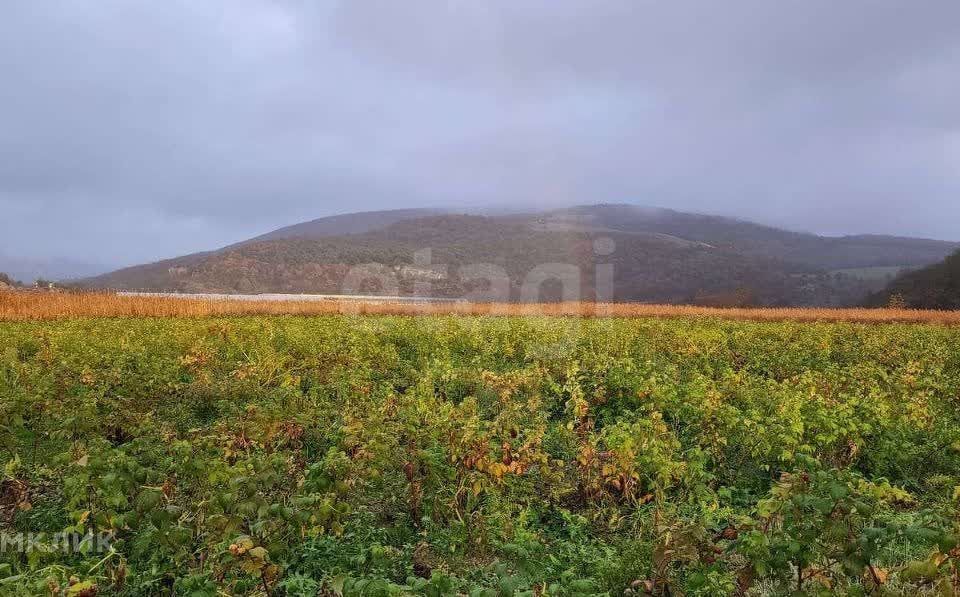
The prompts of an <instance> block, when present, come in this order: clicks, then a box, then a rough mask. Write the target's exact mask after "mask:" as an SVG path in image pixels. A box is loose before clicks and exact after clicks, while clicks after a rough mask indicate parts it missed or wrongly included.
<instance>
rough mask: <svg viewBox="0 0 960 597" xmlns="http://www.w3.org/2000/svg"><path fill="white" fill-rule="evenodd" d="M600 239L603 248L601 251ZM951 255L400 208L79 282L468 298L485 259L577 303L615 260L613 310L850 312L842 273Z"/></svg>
mask: <svg viewBox="0 0 960 597" xmlns="http://www.w3.org/2000/svg"><path fill="white" fill-rule="evenodd" d="M598 239H603V240H602V241H601V243H600V244H601V245H603V246H601V247H600V248H602V249H604V250H601V251H599V253H600V254H598V251H597V248H598V245H595V241H597V240H598ZM425 248H429V249H431V252H432V255H431V265H433V264H442V265H445V266H446V272H445V273H438V271H436V270H434V269H433V268H432V267H430V266H427V267H421V266H419V265H416V264H415V263H414V252H415V251H418V250H420V249H425ZM956 248H958V245H956V244H954V243H946V242H940V241H927V240H916V239H904V238H896V237H873V236H857V237H842V238H829V237H820V236H816V235H811V234H803V233H797V232H789V231H785V230H780V229H777V228H771V227H768V226H761V225H759V224H754V223H751V222H744V221H740V220H735V219H731V218H721V217H716V216H704V215H697V214H687V213H682V212H677V211H673V210H666V209H658V208H643V207H636V206H629V205H597V206H583V207H576V208H571V209H564V210H552V211H548V212H541V213H532V214H512V215H501V216H477V215H462V214H453V213H447V214H441V215H437V214H436V213H435V212H428V213H424V210H397V211H391V212H370V213H365V214H348V215H344V216H334V217H333V218H322V219H320V220H315V221H313V222H309V223H306V224H302V225H297V226H292V227H288V228H284V229H281V230H278V231H275V232H272V233H270V234H267V235H264V236H261V237H258V238H256V239H251V240H250V241H247V242H243V243H239V244H237V245H233V246H231V247H227V248H224V249H221V250H218V251H212V252H207V253H198V254H194V255H188V256H185V257H179V258H176V259H170V260H166V261H162V262H158V263H154V264H149V265H143V266H137V267H132V268H126V269H123V270H119V271H117V272H113V273H110V274H107V275H103V276H99V277H96V278H91V279H88V280H85V281H83V285H84V286H87V287H105V288H116V289H130V290H166V291H180V292H240V293H258V292H291V293H300V292H303V293H339V292H341V291H342V289H343V282H344V276H345V275H346V273H347V271H349V270H350V268H351V267H352V266H354V265H358V264H363V263H371V262H374V263H381V264H384V265H385V266H386V267H388V268H389V269H390V271H391V272H392V274H391V275H394V276H395V277H396V279H397V280H398V284H399V288H398V289H397V291H398V292H401V293H406V294H410V293H413V292H415V287H418V288H420V289H421V290H420V291H421V292H422V289H423V288H429V293H430V294H432V295H434V296H449V297H460V296H464V295H465V294H468V293H473V294H472V295H471V296H474V297H476V296H478V293H480V292H481V291H482V289H483V283H482V282H478V281H474V280H470V279H469V276H462V275H461V272H460V269H461V267H462V266H465V265H470V264H491V265H493V266H495V267H499V268H502V269H503V271H504V272H506V275H507V277H508V282H509V284H508V286H509V298H510V300H519V299H520V298H521V289H522V288H523V284H524V280H526V279H527V277H528V276H529V275H530V272H531V271H533V270H534V268H536V267H537V266H541V265H543V264H551V263H554V264H556V263H560V264H569V265H573V266H575V267H576V268H577V271H579V272H580V276H581V283H582V284H581V288H580V289H579V294H580V296H581V297H583V298H588V299H589V298H593V297H594V294H595V292H594V289H595V287H596V284H595V281H594V276H595V271H596V266H597V264H612V265H613V271H614V284H613V290H614V296H613V298H614V299H615V300H618V301H656V302H675V303H699V304H718V305H725V304H763V305H847V304H855V303H859V302H860V301H862V300H863V297H865V296H867V295H868V294H869V293H871V292H875V291H877V290H879V289H880V288H882V285H883V280H882V279H878V278H877V277H876V276H858V275H854V274H851V273H850V272H856V271H858V269H857V268H878V267H891V268H897V267H917V266H923V265H927V264H929V263H933V262H936V261H938V260H940V259H942V258H943V257H944V256H945V255H947V254H949V253H950V252H951V251H952V250H955V249H956ZM610 251H612V252H610ZM608 252H609V253H610V254H609V255H608V254H607V253H608ZM835 270H844V271H842V272H840V271H835ZM543 290H544V294H542V295H541V296H540V299H541V300H555V299H558V298H560V292H559V288H558V287H556V285H551V284H550V283H546V284H544V286H543ZM365 291H366V292H373V293H375V292H377V291H384V289H382V288H377V287H369V288H365Z"/></svg>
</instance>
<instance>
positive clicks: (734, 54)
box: [0, 0, 960, 263]
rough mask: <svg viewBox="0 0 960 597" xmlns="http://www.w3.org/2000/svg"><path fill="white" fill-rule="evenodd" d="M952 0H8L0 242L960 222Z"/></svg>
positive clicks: (28, 245)
mask: <svg viewBox="0 0 960 597" xmlns="http://www.w3.org/2000/svg"><path fill="white" fill-rule="evenodd" d="M958 72H960V4H957V3H956V2H953V1H947V0H944V1H942V2H936V1H935V2H927V3H921V4H914V5H907V4H904V3H902V2H894V1H870V2H867V1H850V2H827V1H822V2H821V1H803V2H800V1H796V2H794V1H789V0H784V1H783V2H769V1H761V0H756V1H751V2H675V3H673V2H671V3H668V2H639V1H636V0H624V1H607V0H599V1H592V2H589V3H587V2H579V1H569V2H567V1H556V0H551V1H546V0H544V1H540V2H534V1H528V2H466V1H464V2H393V1H386V0H384V1H381V2H373V1H353V0H350V1H347V2H339V3H313V2H301V1H292V0H291V1H287V2H279V1H268V0H265V1H262V2H256V1H253V0H231V1H229V2H227V1H225V0H224V1H222V2H214V1H210V2H189V1H186V0H182V1H167V2H155V3H148V2H142V3H140V2H127V1H119V0H117V1H109V0H102V1H100V2H79V1H72V2H57V3H54V2H29V1H27V0H23V1H16V0H15V1H14V2H8V3H6V4H4V5H3V7H2V8H0V77H2V79H0V81H2V83H0V210H2V213H3V220H2V223H0V253H4V252H5V253H13V254H20V255H31V256H32V255H36V256H50V255H64V256H71V257H75V258H84V259H89V260H98V261H106V262H111V263H116V262H133V261H139V260H143V259H149V258H153V257H159V256H162V255H170V254H175V253H179V252H185V251H193V250H199V249H204V248H211V247H215V246H218V245H222V244H225V243H227V242H231V241H234V240H238V239H241V238H244V237H246V236H249V235H252V234H254V233H258V232H263V231H265V230H268V229H270V228H272V227H275V226H278V225H282V224H285V223H291V222H295V221H298V220H302V219H308V218H312V217H318V216H321V215H326V214H330V213H336V212H343V211H356V210H362V209H381V208H386V207H391V206H421V205H445V206H457V205H471V206H477V205H488V204H495V205H517V204H529V205H531V206H547V205H562V204H571V203H590V202H599V201H630V202H636V203H642V204H655V205H665V206H669V207H675V208H678V209H690V210H700V211H708V212H714V213H725V214H732V215H740V216H743V217H748V218H753V219H759V220H762V221H767V222H774V223H777V224H781V225H786V226H789V227H793V228H801V229H808V230H813V231H818V232H825V233H845V232H868V231H873V232H894V233H902V234H915V235H925V236H934V237H943V238H954V239H957V238H960V201H958V199H957V197H958V191H960V168H958V166H960V109H958V108H957V106H958V105H960V103H958V101H960V77H958Z"/></svg>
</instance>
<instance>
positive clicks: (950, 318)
mask: <svg viewBox="0 0 960 597" xmlns="http://www.w3.org/2000/svg"><path fill="white" fill-rule="evenodd" d="M332 314H366V315H547V316H583V317H596V316H600V317H681V318H684V317H697V318H721V319H733V320H746V321H809V322H816V321H823V322H830V321H833V322H861V323H892V322H915V323H931V324H934V323H936V324H947V325H956V324H958V323H960V311H918V310H909V309H792V308H783V309H779V308H776V309H774V308H770V309H751V308H713V307H698V306H685V305H653V304H640V303H620V304H597V303H539V304H516V303H510V304H503V303H498V304H490V303H466V302H422V303H416V302H411V301H409V300H405V301H402V302H397V301H389V300H381V299H377V300H372V299H371V300H368V299H360V298H354V299H351V300H316V299H311V300H296V299H294V298H291V297H290V296H289V295H288V296H287V297H286V298H285V299H284V300H270V299H265V300H252V299H251V298H250V297H245V298H244V300H233V299H229V298H223V297H222V296H221V297H217V298H213V299H211V298H207V299H192V298H188V297H185V296H179V297H165V296H154V295H139V296H123V295H119V294H113V293H93V292H91V293H47V292H0V320H5V321H22V320H54V319H69V318H79V317H206V316H225V315H332Z"/></svg>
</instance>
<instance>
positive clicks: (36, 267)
mask: <svg viewBox="0 0 960 597" xmlns="http://www.w3.org/2000/svg"><path fill="white" fill-rule="evenodd" d="M105 271H109V268H107V267H103V266H99V265H94V264H90V263H83V262H79V261H73V260H70V259H23V258H19V257H12V256H9V255H2V254H0V272H4V273H6V274H8V275H9V276H10V277H11V278H13V279H15V280H20V281H21V282H23V283H25V284H32V283H33V282H34V281H36V280H37V279H39V278H42V279H44V280H69V279H77V278H86V277H89V276H95V275H97V274H101V273H103V272H105Z"/></svg>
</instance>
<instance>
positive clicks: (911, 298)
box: [867, 251, 960, 309]
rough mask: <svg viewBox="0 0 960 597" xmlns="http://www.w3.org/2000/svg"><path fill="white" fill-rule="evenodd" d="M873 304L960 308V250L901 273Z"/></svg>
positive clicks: (871, 303)
mask: <svg viewBox="0 0 960 597" xmlns="http://www.w3.org/2000/svg"><path fill="white" fill-rule="evenodd" d="M867 303H868V304H869V305H870V306H884V305H888V304H891V303H902V304H904V305H905V306H907V307H911V308H914V309H960V251H957V252H956V253H954V254H952V255H950V256H949V257H947V258H946V259H944V260H943V261H941V262H940V263H936V264H934V265H930V266H928V267H925V268H922V269H918V270H914V271H910V272H907V273H905V274H902V275H900V276H898V277H897V278H896V279H895V280H893V282H891V283H890V284H889V286H887V288H885V289H884V290H883V291H882V292H879V293H877V294H875V295H873V296H871V297H870V298H869V299H868V300H867Z"/></svg>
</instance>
